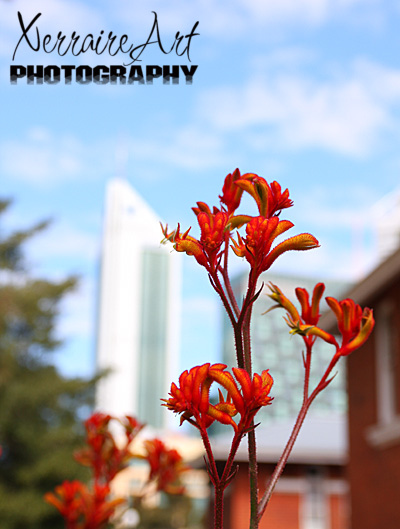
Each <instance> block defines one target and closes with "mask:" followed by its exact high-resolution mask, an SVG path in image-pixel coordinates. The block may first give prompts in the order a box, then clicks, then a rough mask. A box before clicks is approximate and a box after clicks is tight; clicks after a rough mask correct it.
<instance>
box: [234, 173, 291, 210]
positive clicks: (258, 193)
mask: <svg viewBox="0 0 400 529" xmlns="http://www.w3.org/2000/svg"><path fill="white" fill-rule="evenodd" d="M236 185H237V186H239V187H240V188H241V189H243V190H244V191H247V193H249V194H250V195H251V196H252V197H253V198H254V200H255V201H256V203H257V206H258V211H259V213H260V215H261V216H262V217H267V218H270V217H272V216H273V215H279V212H280V211H281V210H282V209H285V208H290V207H291V206H293V201H292V200H290V198H289V190H288V189H285V191H284V192H283V193H282V190H281V186H280V185H279V184H278V182H275V181H274V182H272V183H271V185H269V184H268V182H267V181H266V180H265V179H264V178H263V177H262V176H258V175H256V174H253V173H246V174H244V175H242V177H241V178H240V179H238V180H236Z"/></svg>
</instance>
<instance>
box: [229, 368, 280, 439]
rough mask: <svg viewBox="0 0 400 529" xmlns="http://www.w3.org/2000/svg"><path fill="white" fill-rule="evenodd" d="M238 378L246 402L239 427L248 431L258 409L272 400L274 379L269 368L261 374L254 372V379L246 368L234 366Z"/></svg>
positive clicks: (234, 372)
mask: <svg viewBox="0 0 400 529" xmlns="http://www.w3.org/2000/svg"><path fill="white" fill-rule="evenodd" d="M232 371H233V374H234V375H235V378H236V380H237V381H238V382H239V384H240V386H241V388H242V393H243V399H244V404H245V410H244V413H243V414H241V415H242V416H241V419H240V422H239V429H240V430H241V431H246V430H248V429H249V428H250V426H251V422H252V420H253V419H254V416H255V415H256V413H257V412H258V410H259V409H260V408H261V407H263V406H268V405H269V404H271V402H272V397H270V396H269V393H270V391H271V388H272V385H273V383H274V379H273V378H272V376H271V375H270V374H269V370H268V369H266V370H264V371H263V372H262V373H261V375H259V374H258V373H254V375H253V380H251V379H250V375H249V374H248V373H247V371H246V370H245V369H241V368H238V367H233V368H232Z"/></svg>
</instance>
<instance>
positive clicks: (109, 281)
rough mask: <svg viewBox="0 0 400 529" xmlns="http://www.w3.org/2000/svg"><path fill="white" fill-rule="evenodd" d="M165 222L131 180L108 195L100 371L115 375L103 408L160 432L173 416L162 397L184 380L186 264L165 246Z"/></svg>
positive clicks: (101, 389) (104, 385)
mask: <svg viewBox="0 0 400 529" xmlns="http://www.w3.org/2000/svg"><path fill="white" fill-rule="evenodd" d="M161 238H162V234H161V230H160V224H159V217H158V216H157V215H156V214H155V213H154V211H152V209H151V208H150V207H149V206H148V205H147V204H146V203H145V202H144V200H143V199H142V198H141V197H140V196H139V195H138V194H137V193H136V192H135V190H134V189H133V188H132V187H131V186H130V185H129V183H128V181H127V180H125V179H118V178H115V179H113V180H111V181H110V182H109V184H108V186H107V191H106V205H105V219H104V233H103V245H102V256H101V275H100V295H99V318H98V335H97V367H98V368H99V369H108V370H110V374H109V375H108V376H106V377H105V378H104V379H102V380H101V381H100V383H99V386H98V391H97V396H96V406H97V408H98V409H99V410H101V411H104V412H106V413H110V414H112V415H116V416H122V415H126V414H130V415H134V416H136V417H137V418H138V419H139V420H140V421H142V422H146V423H147V424H148V425H151V426H153V427H155V428H165V427H167V426H168V425H167V421H168V419H169V415H171V414H168V413H167V412H166V409H165V408H163V407H161V405H160V404H161V403H160V398H165V397H166V396H167V395H168V391H169V387H170V383H171V380H172V379H173V377H174V376H175V375H176V373H175V371H176V369H177V363H178V347H179V331H180V328H179V321H180V283H181V269H180V260H179V258H178V259H177V255H176V254H175V252H171V250H170V248H167V247H164V246H162V245H161V244H160V240H161Z"/></svg>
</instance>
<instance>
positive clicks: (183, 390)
mask: <svg viewBox="0 0 400 529" xmlns="http://www.w3.org/2000/svg"><path fill="white" fill-rule="evenodd" d="M225 369H226V365H224V364H214V365H210V364H204V365H202V366H196V367H193V368H192V369H190V370H189V371H184V372H183V373H182V374H181V376H180V377H179V387H178V386H177V385H176V384H174V383H172V385H171V392H170V395H171V398H169V399H162V400H164V402H165V404H164V406H166V407H167V408H168V409H169V410H172V411H174V412H176V413H181V414H182V421H184V420H187V421H189V422H190V423H191V424H193V426H196V428H199V429H206V428H208V427H209V426H210V425H211V424H212V423H213V422H214V421H218V422H220V423H221V424H227V425H230V426H232V427H233V429H234V430H235V432H236V433H238V432H245V431H246V430H247V429H248V428H249V427H250V425H251V421H252V419H253V417H254V415H255V414H256V413H257V411H258V410H259V409H260V408H261V406H266V405H267V404H270V402H271V400H272V399H271V398H270V397H269V396H268V394H269V392H270V389H271V387H272V384H273V379H272V377H271V375H269V373H268V371H263V372H262V374H261V375H258V374H255V375H254V376H253V380H251V379H250V376H249V375H248V374H247V372H246V371H245V370H243V369H235V368H233V372H234V375H235V378H236V379H237V381H238V382H239V384H240V386H241V391H240V389H239V388H238V385H237V383H236V382H235V379H234V378H233V376H232V375H231V374H230V373H229V372H227V371H225ZM213 382H216V383H218V384H219V385H220V386H222V387H223V388H224V389H225V390H226V392H227V396H226V399H224V397H223V395H222V393H221V391H219V402H218V404H216V405H213V404H211V403H210V401H209V391H210V386H211V384H212V383H213ZM238 413H239V414H240V417H241V418H240V421H239V423H238V424H237V423H236V422H235V421H234V420H233V419H232V417H234V416H235V415H237V414H238Z"/></svg>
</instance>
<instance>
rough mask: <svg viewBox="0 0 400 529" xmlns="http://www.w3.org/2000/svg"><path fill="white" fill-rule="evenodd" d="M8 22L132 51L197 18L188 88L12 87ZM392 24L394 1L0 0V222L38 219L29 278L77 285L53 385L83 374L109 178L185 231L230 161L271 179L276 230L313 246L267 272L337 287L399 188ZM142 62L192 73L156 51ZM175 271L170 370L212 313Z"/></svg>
mask: <svg viewBox="0 0 400 529" xmlns="http://www.w3.org/2000/svg"><path fill="white" fill-rule="evenodd" d="M17 11H20V12H21V13H22V15H23V18H24V20H25V21H26V22H28V21H30V20H31V18H32V17H33V16H34V15H36V14H37V13H39V12H41V13H42V16H41V17H40V19H39V20H38V22H37V26H38V28H39V32H40V35H41V37H42V38H43V37H44V35H45V34H46V33H49V34H51V35H52V36H53V38H54V36H56V35H57V33H58V32H59V31H63V33H65V34H67V35H68V34H69V35H70V34H71V32H72V31H74V30H75V31H76V32H77V33H79V34H81V35H86V34H88V33H93V34H95V35H98V34H99V32H100V30H104V31H105V32H106V33H108V32H109V31H113V33H114V34H117V35H119V36H120V35H122V34H124V33H126V34H128V35H129V38H130V41H131V42H132V43H134V44H135V45H139V44H141V43H143V42H144V41H145V40H146V39H147V37H148V35H149V33H150V29H151V27H152V23H153V15H152V11H155V12H157V14H158V22H159V27H160V34H161V39H162V42H163V43H164V44H165V47H167V45H168V44H169V45H171V43H172V42H173V41H174V37H175V34H176V32H177V31H180V33H181V34H187V33H189V32H190V31H191V29H192V27H193V25H194V24H195V22H196V21H199V25H198V27H197V32H198V33H200V35H199V36H196V37H194V38H193V40H192V44H191V47H190V54H191V59H192V64H196V65H198V70H197V72H196V73H195V75H194V78H193V84H192V85H186V84H184V83H183V81H182V80H181V82H180V84H179V85H176V86H172V85H171V86H166V85H163V84H162V83H161V81H160V80H159V79H158V80H157V79H156V80H155V81H154V84H153V85H152V86H150V85H143V86H138V85H126V86H110V85H95V84H88V85H79V84H76V83H72V84H71V85H70V86H65V85H64V84H63V83H60V84H58V85H32V86H27V84H26V82H25V81H23V80H21V81H20V82H18V84H17V85H11V84H10V73H9V68H10V64H12V55H13V53H14V50H15V47H16V45H17V43H18V40H19V38H20V37H21V30H20V27H19V23H18V19H17ZM399 26H400V2H399V1H395V0H393V1H390V0H386V1H384V0H282V1H280V2H276V1H275V0H231V1H230V2H226V1H220V2H216V1H211V0H208V1H207V0H191V1H190V2H189V1H187V0H186V1H183V0H182V1H176V0H170V1H169V2H167V3H166V2H163V1H161V0H146V1H145V2H143V1H141V2H138V1H135V0H129V1H128V0H115V1H114V2H112V3H111V2H106V1H104V0H103V1H99V0H96V1H94V0H93V1H89V0H75V1H67V0H46V1H42V2H41V1H36V0H9V1H0V96H1V119H0V175H1V176H0V178H1V194H2V195H3V196H7V197H13V198H14V201H15V202H14V207H13V208H12V210H11V211H10V213H9V215H8V216H7V219H5V220H6V227H8V228H14V227H21V226H26V225H29V224H30V223H32V222H35V221H37V220H40V219H42V218H48V217H52V218H53V219H54V222H53V224H52V227H51V228H50V229H49V230H48V231H47V232H46V233H44V234H42V235H40V236H38V237H37V238H36V239H35V241H34V242H32V243H31V244H30V245H29V248H28V256H29V260H30V262H31V264H32V266H33V269H34V270H35V272H36V273H38V274H44V275H46V276H50V277H54V278H61V277H64V276H65V275H66V274H69V273H74V274H79V275H80V276H81V285H80V288H79V290H78V291H77V292H76V293H75V294H74V295H71V296H70V297H69V298H68V299H67V300H66V302H65V304H64V306H63V316H62V317H61V318H60V322H59V332H60V335H61V336H64V337H68V339H67V342H66V345H65V347H64V348H63V349H62V351H61V352H60V353H59V354H58V355H57V356H58V360H57V361H58V362H59V365H60V366H61V368H62V370H63V372H64V373H66V374H82V375H87V374H89V373H91V372H92V370H93V359H94V346H95V345H94V344H95V337H94V330H95V295H96V281H97V270H98V256H99V252H100V240H101V227H102V211H103V199H104V188H105V183H106V182H107V180H108V179H109V178H110V177H112V176H114V175H115V174H116V173H117V172H118V171H119V170H120V169H121V167H122V168H123V172H125V174H126V176H127V177H128V179H129V181H130V182H131V183H132V185H133V186H134V187H135V188H136V189H137V190H138V192H139V193H140V194H141V195H142V196H143V197H144V198H145V200H146V201H147V202H148V203H150V204H151V206H152V207H153V208H154V209H155V210H156V211H157V212H158V213H159V215H160V217H161V218H162V219H164V220H165V221H168V223H169V224H170V225H171V226H173V225H175V224H176V223H177V222H178V221H180V222H181V224H182V225H183V226H189V225H191V224H193V219H194V217H193V215H192V213H191V211H190V207H191V206H192V205H194V204H195V202H196V201H197V200H202V201H205V202H209V203H210V204H217V200H216V198H217V195H218V193H219V192H220V188H221V185H222V181H223V178H224V177H225V175H226V174H227V173H228V172H231V171H232V170H233V169H235V168H236V167H239V168H240V170H241V171H242V172H256V173H259V174H260V175H262V176H264V177H265V178H266V179H267V180H269V181H271V180H277V181H278V182H280V183H281V185H282V186H283V187H284V188H285V187H288V188H289V189H290V193H291V197H292V198H293V200H294V204H295V206H294V208H292V209H291V210H287V214H286V215H285V218H288V219H290V220H292V221H293V222H294V223H295V225H296V228H295V229H296V230H297V232H301V231H307V232H311V233H313V234H314V235H315V236H316V237H317V238H318V239H319V241H320V243H321V248H319V249H318V250H314V251H313V252H304V254H301V255H300V254H286V255H285V256H282V258H281V260H280V262H279V261H278V263H277V264H276V266H275V268H274V272H285V273H286V272H291V273H294V274H307V275H313V276H315V277H316V279H317V280H318V279H319V278H321V277H326V276H328V277H343V278H346V279H349V278H350V279H351V278H354V277H357V276H359V275H360V274H361V273H362V272H363V271H365V270H366V269H368V267H369V266H371V264H372V263H373V261H374V258H375V242H374V231H373V228H374V223H375V219H374V217H373V215H372V213H371V208H372V206H373V205H374V204H375V203H376V202H377V201H378V200H379V199H380V198H382V197H383V196H385V195H386V194H388V193H390V192H391V191H393V190H394V189H395V188H396V187H397V186H398V182H399V173H400V153H399V149H398V146H399V144H400V141H399V140H400V113H399V105H400V32H399ZM142 59H143V60H142V64H143V65H146V64H157V65H164V64H188V60H187V58H186V57H178V56H177V55H176V54H174V53H171V54H170V55H163V54H162V53H161V52H160V50H159V49H158V48H157V46H153V47H152V48H151V47H149V48H147V49H146V50H145V51H144V52H143V55H142ZM124 60H125V57H124V56H122V55H117V56H116V57H114V58H111V57H109V56H108V55H105V54H104V55H102V56H100V57H96V56H93V55H90V54H89V53H86V54H84V55H81V56H79V57H78V58H74V57H72V56H71V55H67V56H66V57H64V58H60V57H58V56H57V55H55V54H54V53H53V54H47V55H46V54H45V53H43V52H42V51H38V52H33V51H32V50H31V49H29V47H28V46H27V45H26V43H25V42H22V43H21V45H20V46H19V48H18V50H17V52H16V58H15V61H14V64H21V65H27V64H43V65H47V64H58V65H60V64H76V65H79V64H83V65H96V64H106V65H110V64H123V62H124ZM121 145H122V146H123V147H122V152H123V158H124V160H125V161H124V163H123V164H122V165H121V163H120V162H118V160H119V159H120V158H121V155H120V154H119V153H121ZM292 231H293V234H295V233H294V230H292ZM354 248H356V250H355V249H354ZM182 259H184V274H185V275H184V292H183V295H184V305H183V307H184V311H183V312H184V319H183V337H182V367H190V366H191V365H193V364H196V363H199V362H204V361H206V360H208V359H210V360H214V359H216V358H217V355H218V343H219V339H218V335H219V332H218V325H219V316H218V314H219V312H218V306H217V304H216V303H215V299H214V296H213V292H212V291H211V289H210V287H209V285H208V280H207V278H206V277H205V275H204V273H203V270H201V269H199V268H198V267H197V266H196V264H195V263H194V262H193V261H192V260H190V259H189V258H185V256H182Z"/></svg>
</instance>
